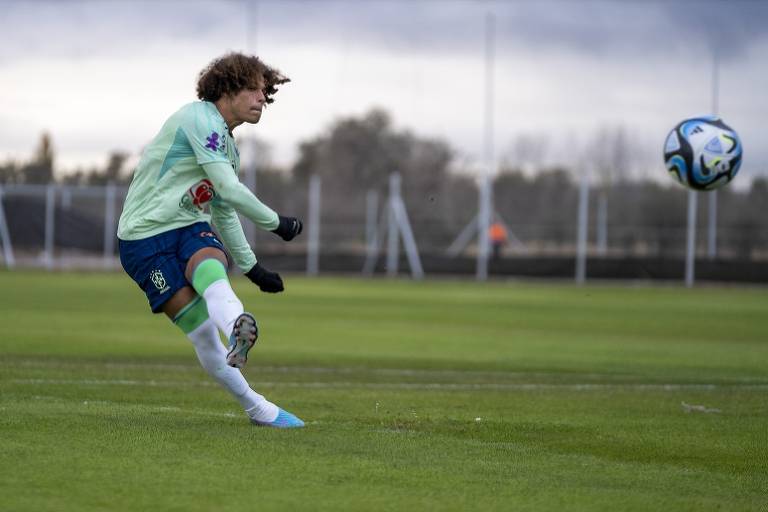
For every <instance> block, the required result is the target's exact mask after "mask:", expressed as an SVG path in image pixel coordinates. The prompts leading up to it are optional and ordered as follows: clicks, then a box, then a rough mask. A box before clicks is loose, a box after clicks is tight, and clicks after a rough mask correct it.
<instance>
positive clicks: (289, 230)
mask: <svg viewBox="0 0 768 512" xmlns="http://www.w3.org/2000/svg"><path fill="white" fill-rule="evenodd" d="M277 217H278V218H279V219H280V224H278V225H277V227H276V228H275V229H273V230H272V232H273V233H275V234H276V235H278V236H279V237H280V238H282V239H283V240H285V241H286V242H290V241H291V240H293V239H294V237H296V236H297V235H298V234H299V233H301V228H302V227H303V226H302V224H301V221H300V220H299V219H297V218H296V217H283V216H282V215H278V216H277Z"/></svg>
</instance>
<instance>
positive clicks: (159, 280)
mask: <svg viewBox="0 0 768 512" xmlns="http://www.w3.org/2000/svg"><path fill="white" fill-rule="evenodd" d="M149 278H150V279H151V280H152V284H154V285H155V288H157V289H158V290H160V293H165V292H167V291H168V290H169V288H170V287H169V286H168V283H166V282H165V276H163V273H162V272H161V271H159V270H153V271H152V273H151V274H149Z"/></svg>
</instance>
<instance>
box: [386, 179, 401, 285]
mask: <svg viewBox="0 0 768 512" xmlns="http://www.w3.org/2000/svg"><path fill="white" fill-rule="evenodd" d="M398 197H400V174H399V173H396V172H393V173H392V174H391V175H390V176H389V199H388V201H387V216H388V224H389V225H388V226H387V275H388V276H389V277H394V276H396V275H397V267H398V262H399V259H400V243H399V240H398V238H397V235H398V226H397V211H396V208H397V206H396V205H395V203H396V201H397V198H398Z"/></svg>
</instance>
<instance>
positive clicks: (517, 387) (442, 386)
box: [11, 379, 768, 391]
mask: <svg viewBox="0 0 768 512" xmlns="http://www.w3.org/2000/svg"><path fill="white" fill-rule="evenodd" d="M11 382H13V383H14V384H29V385H40V384H43V385H47V384H53V385H57V386H144V387H181V388H184V387H196V386H203V387H218V386H219V385H218V384H216V383H215V382H213V381H168V380H166V381H161V380H128V379H112V380H109V379H107V380H105V379H79V380H72V379H14V380H12V381H11ZM252 385H253V387H254V388H259V387H275V388H280V387H283V388H307V389H345V388H363V389H406V390H436V391H441V390H445V391H473V390H492V391H540V390H553V391H554V390H564V391H610V390H619V391H727V390H739V391H768V384H732V385H727V384H726V385H721V384H659V383H656V384H592V383H581V384H544V383H535V382H530V383H524V382H520V383H474V384H472V383H469V384H452V383H444V382H413V383H407V382H391V383H390V382H338V381H337V382H280V381H253V382H252Z"/></svg>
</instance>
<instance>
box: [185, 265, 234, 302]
mask: <svg viewBox="0 0 768 512" xmlns="http://www.w3.org/2000/svg"><path fill="white" fill-rule="evenodd" d="M222 279H227V281H229V279H228V278H227V269H226V268H225V267H224V264H223V263H222V262H220V261H219V260H217V259H216V258H208V259H206V260H203V261H201V262H200V264H198V265H197V268H195V271H194V272H193V273H192V288H194V289H195V291H196V292H197V293H198V295H200V296H202V295H203V293H205V290H206V289H207V288H208V287H209V286H210V285H211V284H212V283H215V282H216V281H220V280H222Z"/></svg>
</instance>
